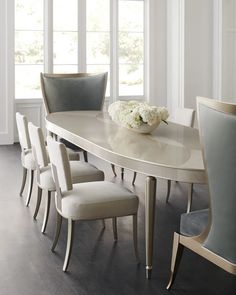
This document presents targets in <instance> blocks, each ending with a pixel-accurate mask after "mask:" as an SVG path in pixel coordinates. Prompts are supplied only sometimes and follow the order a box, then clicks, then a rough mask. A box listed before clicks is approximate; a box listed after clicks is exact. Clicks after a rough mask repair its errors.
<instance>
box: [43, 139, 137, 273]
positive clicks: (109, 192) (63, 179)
mask: <svg viewBox="0 0 236 295" xmlns="http://www.w3.org/2000/svg"><path fill="white" fill-rule="evenodd" d="M47 142H48V150H49V156H50V159H51V167H52V173H53V178H54V180H55V184H56V198H55V200H56V209H57V229H56V235H55V239H54V242H53V246H52V251H54V249H55V247H56V245H57V242H58V238H59V234H60V228H61V222H62V218H65V219H67V221H68V234H67V246H66V254H65V259H64V265H63V271H66V270H67V267H68V264H69V260H70V256H71V249H72V241H73V229H74V222H75V221H77V220H96V219H107V218H112V221H113V233H114V239H115V240H117V224H116V218H117V217H122V216H128V215H131V216H132V217H133V242H134V249H135V255H136V258H137V260H138V248H137V210H138V204H139V201H138V197H137V196H136V195H134V194H133V193H132V192H130V191H128V190H127V189H125V188H124V187H122V186H120V185H118V184H115V183H112V182H109V181H95V182H90V183H86V182H85V183H78V184H72V177H71V169H70V165H69V161H68V156H67V154H66V150H65V146H64V145H63V143H60V142H57V141H54V140H53V139H52V138H51V137H49V136H48V137H47Z"/></svg>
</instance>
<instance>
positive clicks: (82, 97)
mask: <svg viewBox="0 0 236 295" xmlns="http://www.w3.org/2000/svg"><path fill="white" fill-rule="evenodd" d="M40 78H41V79H40V80H41V88H42V94H43V102H44V106H45V110H46V114H50V113H55V112H65V111H83V110H84V111H91V110H102V108H103V104H104V99H105V92H106V85H107V73H100V74H89V73H75V74H46V73H41V74H40ZM61 141H62V142H63V143H64V144H65V145H66V146H67V147H70V148H72V149H73V150H76V151H82V152H83V155H84V159H85V161H86V162H87V161H88V155H87V152H86V151H84V150H82V149H81V148H79V147H78V146H76V145H74V144H72V143H71V142H68V141H67V140H65V139H63V138H62V139H61Z"/></svg>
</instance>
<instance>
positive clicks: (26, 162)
mask: <svg viewBox="0 0 236 295" xmlns="http://www.w3.org/2000/svg"><path fill="white" fill-rule="evenodd" d="M21 163H22V166H23V167H24V168H26V169H29V170H35V169H36V164H35V161H34V157H33V153H32V150H31V149H28V150H26V151H24V152H22V153H21Z"/></svg>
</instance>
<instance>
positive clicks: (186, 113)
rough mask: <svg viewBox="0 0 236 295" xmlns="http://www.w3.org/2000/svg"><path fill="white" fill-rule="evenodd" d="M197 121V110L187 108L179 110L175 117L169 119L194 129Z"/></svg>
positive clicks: (175, 112) (176, 110) (176, 111)
mask: <svg viewBox="0 0 236 295" xmlns="http://www.w3.org/2000/svg"><path fill="white" fill-rule="evenodd" d="M194 119H195V110H193V109H187V108H177V109H175V111H174V115H173V117H172V118H170V119H169V121H171V122H175V123H178V124H180V125H183V126H187V127H193V125H194Z"/></svg>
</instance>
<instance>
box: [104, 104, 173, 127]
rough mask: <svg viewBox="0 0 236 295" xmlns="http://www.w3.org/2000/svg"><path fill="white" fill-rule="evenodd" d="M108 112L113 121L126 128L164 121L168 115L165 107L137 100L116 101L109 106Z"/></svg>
mask: <svg viewBox="0 0 236 295" xmlns="http://www.w3.org/2000/svg"><path fill="white" fill-rule="evenodd" d="M108 113H109V115H110V116H111V118H112V120H113V121H115V122H116V123H117V124H119V125H121V126H124V127H127V128H138V127H140V126H141V125H143V124H148V125H149V126H152V125H154V124H156V123H157V122H161V121H166V119H167V118H168V116H169V114H168V110H167V109H166V108H165V107H156V106H151V105H149V104H148V103H146V102H138V101H116V102H114V103H112V104H111V105H110V106H109V108H108Z"/></svg>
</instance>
